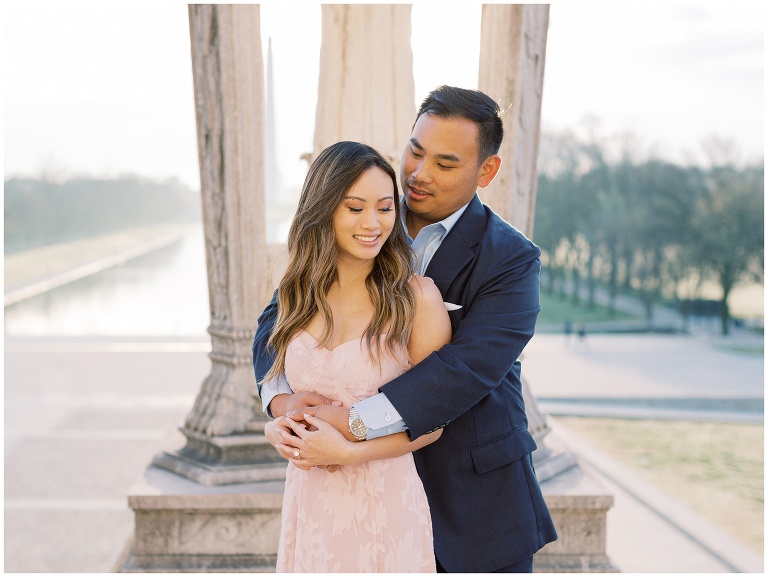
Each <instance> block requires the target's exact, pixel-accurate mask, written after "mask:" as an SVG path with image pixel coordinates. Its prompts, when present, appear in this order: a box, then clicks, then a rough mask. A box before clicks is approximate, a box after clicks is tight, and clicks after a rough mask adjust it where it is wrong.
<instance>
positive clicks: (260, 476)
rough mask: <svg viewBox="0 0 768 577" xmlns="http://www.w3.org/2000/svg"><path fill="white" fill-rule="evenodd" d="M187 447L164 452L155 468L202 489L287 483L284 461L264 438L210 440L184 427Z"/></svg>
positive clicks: (225, 437) (159, 455)
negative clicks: (187, 480)
mask: <svg viewBox="0 0 768 577" xmlns="http://www.w3.org/2000/svg"><path fill="white" fill-rule="evenodd" d="M179 430H180V431H181V432H182V433H183V434H184V436H185V437H186V444H185V445H184V447H182V448H180V449H177V450H169V451H164V452H162V453H160V454H158V455H157V456H155V458H154V459H153V461H152V464H153V465H155V466H157V467H160V468H162V469H166V470H168V471H173V472H174V473H176V474H178V475H181V476H183V477H186V478H187V479H190V480H192V481H196V482H198V483H202V484H203V485H209V486H213V485H228V484H232V483H253V482H259V481H281V480H285V468H286V466H287V463H286V461H285V459H283V458H282V457H280V455H279V454H278V453H277V451H275V449H274V447H272V445H270V444H269V442H268V441H267V439H266V438H265V437H264V435H263V434H240V435H227V436H221V437H209V436H207V435H202V434H200V433H198V432H196V431H192V430H190V429H187V428H185V427H181V428H180V429H179Z"/></svg>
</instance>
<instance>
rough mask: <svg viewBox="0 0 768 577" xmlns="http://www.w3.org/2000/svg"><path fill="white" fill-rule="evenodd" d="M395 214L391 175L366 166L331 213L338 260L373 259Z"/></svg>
mask: <svg viewBox="0 0 768 577" xmlns="http://www.w3.org/2000/svg"><path fill="white" fill-rule="evenodd" d="M396 215H397V212H396V211H395V193H394V190H393V187H392V179H391V178H390V177H389V175H388V174H387V173H386V172H384V171H383V170H382V169H380V168H378V167H372V168H369V169H368V170H367V171H365V172H364V173H363V175H362V176H361V177H360V178H359V179H358V181H357V182H356V183H355V184H354V185H353V186H352V188H350V189H349V190H348V191H347V193H346V194H345V195H344V198H343V199H342V200H341V202H340V203H339V206H337V207H336V210H335V211H334V213H333V231H334V233H335V234H336V244H337V246H338V248H339V260H348V261H368V260H372V259H374V258H375V257H376V255H378V254H379V251H380V250H381V247H382V246H384V242H385V241H386V240H387V238H389V235H390V233H391V232H392V227H393V226H394V225H395V218H397V216H396Z"/></svg>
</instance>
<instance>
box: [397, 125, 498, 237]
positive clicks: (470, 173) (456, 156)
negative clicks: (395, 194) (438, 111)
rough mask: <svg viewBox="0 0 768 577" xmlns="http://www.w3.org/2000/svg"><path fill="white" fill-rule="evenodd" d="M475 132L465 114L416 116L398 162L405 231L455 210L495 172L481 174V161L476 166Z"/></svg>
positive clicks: (439, 219)
mask: <svg viewBox="0 0 768 577" xmlns="http://www.w3.org/2000/svg"><path fill="white" fill-rule="evenodd" d="M477 137H478V128H477V125H476V124H475V123H474V122H472V121H471V120H467V119H466V118H460V117H456V118H441V117H439V116H435V115H434V114H429V113H425V114H422V115H421V116H420V117H419V119H418V120H417V121H416V124H415V125H414V127H413V131H412V132H411V137H410V139H409V140H408V143H407V144H406V146H405V150H404V151H403V158H402V162H401V164H400V183H401V186H402V189H403V194H404V196H405V201H406V203H407V204H408V209H409V212H410V214H409V219H410V220H409V223H408V229H409V232H410V233H411V234H414V233H415V232H418V231H419V230H421V228H422V227H424V226H426V225H428V224H431V223H434V222H439V221H441V220H443V219H444V218H446V217H447V216H449V215H451V214H452V213H454V212H456V211H457V210H458V209H459V208H461V207H462V206H464V205H465V204H467V203H468V202H469V201H470V200H472V197H473V196H474V194H475V191H476V190H477V187H478V186H487V185H488V183H490V181H491V180H492V179H493V176H494V175H495V174H496V173H495V171H494V172H493V175H491V176H490V178H488V179H486V178H485V176H486V173H487V167H485V164H486V163H481V164H480V165H478V143H477ZM492 158H493V157H492ZM495 158H496V159H498V157H495ZM496 168H497V169H498V166H497V167H496ZM486 180H487V182H486Z"/></svg>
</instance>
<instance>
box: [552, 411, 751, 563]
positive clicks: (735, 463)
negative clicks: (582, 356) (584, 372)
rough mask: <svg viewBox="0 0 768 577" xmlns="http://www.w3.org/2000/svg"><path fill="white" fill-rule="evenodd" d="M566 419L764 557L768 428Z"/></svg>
mask: <svg viewBox="0 0 768 577" xmlns="http://www.w3.org/2000/svg"><path fill="white" fill-rule="evenodd" d="M558 421H561V422H562V423H563V424H564V425H566V426H567V427H569V428H571V429H572V430H573V431H574V433H576V434H578V435H580V436H582V437H584V439H586V440H587V441H589V442H590V443H592V444H593V445H595V446H596V447H598V448H599V449H601V450H603V451H605V452H606V453H608V454H610V455H611V456H613V457H614V458H615V459H616V460H618V461H619V462H621V463H622V464H624V465H626V466H627V467H630V468H631V469H634V470H635V471H636V472H637V473H638V475H640V476H641V477H643V478H644V479H645V480H647V481H648V482H650V483H652V484H654V485H656V486H657V487H659V488H660V489H662V490H663V491H665V492H666V493H667V494H669V495H670V496H672V497H674V498H675V499H678V500H679V501H681V502H682V503H685V504H686V505H688V506H689V507H690V508H691V509H693V510H695V511H697V512H698V513H700V514H701V515H703V516H705V517H707V518H709V519H710V520H711V521H713V522H714V523H715V524H717V525H718V526H719V527H720V528H721V529H723V530H724V531H726V532H728V533H730V534H731V535H733V536H734V537H736V538H737V539H739V540H741V541H742V542H744V543H745V544H747V545H748V546H749V547H751V548H753V549H754V550H755V551H757V552H759V553H760V554H762V553H763V534H764V531H763V519H764V515H763V461H764V459H763V457H764V455H763V446H764V438H763V425H762V424H760V425H754V424H731V423H699V422H687V421H642V420H639V421H635V420H624V419H589V418H565V417H558Z"/></svg>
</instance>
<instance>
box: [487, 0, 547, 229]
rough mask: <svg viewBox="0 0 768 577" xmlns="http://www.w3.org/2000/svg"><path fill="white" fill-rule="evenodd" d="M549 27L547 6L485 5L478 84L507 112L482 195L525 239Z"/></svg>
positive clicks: (529, 221) (532, 202)
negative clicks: (495, 164)
mask: <svg viewBox="0 0 768 577" xmlns="http://www.w3.org/2000/svg"><path fill="white" fill-rule="evenodd" d="M548 26H549V6H548V5H546V4H485V5H483V17H482V28H481V39H480V73H479V81H478V87H479V88H480V90H482V91H483V92H485V93H486V94H489V95H490V96H491V97H492V98H494V99H497V101H498V102H499V103H500V105H501V106H502V108H504V109H506V112H505V114H504V142H503V143H502V145H501V151H500V152H499V154H500V156H501V158H502V159H503V161H502V165H501V169H500V170H499V174H498V175H497V176H496V178H495V179H494V181H493V182H492V183H491V184H490V186H488V187H487V188H486V189H484V190H483V191H482V193H481V194H482V197H483V201H484V202H485V203H486V204H488V205H489V206H491V207H492V208H493V210H494V212H496V213H497V214H499V215H500V216H502V217H503V218H504V219H505V220H506V221H507V222H509V223H510V224H512V225H513V226H514V227H516V228H517V229H518V230H520V231H522V232H523V233H524V234H526V235H527V236H529V237H530V236H531V235H532V234H533V216H534V208H535V206H536V157H537V155H538V153H539V127H540V119H541V97H542V88H543V82H544V57H545V53H546V46H547V28H548Z"/></svg>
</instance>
